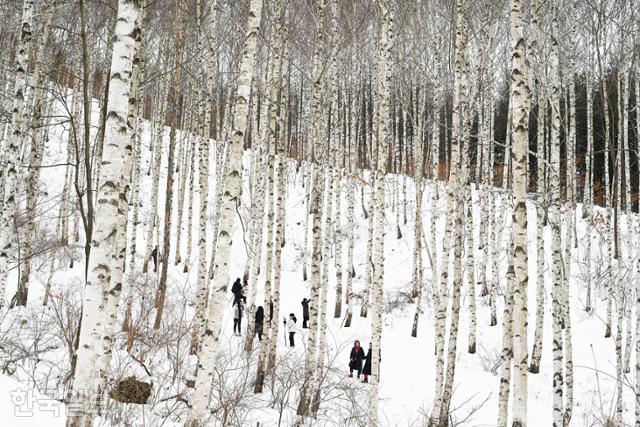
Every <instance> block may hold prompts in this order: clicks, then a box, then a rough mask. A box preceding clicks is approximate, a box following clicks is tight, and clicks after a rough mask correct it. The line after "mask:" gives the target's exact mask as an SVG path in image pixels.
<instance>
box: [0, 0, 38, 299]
mask: <svg viewBox="0 0 640 427" xmlns="http://www.w3.org/2000/svg"><path fill="white" fill-rule="evenodd" d="M32 19H33V0H24V1H23V3H22V19H21V22H20V29H19V30H18V34H19V36H18V37H19V41H18V48H17V52H16V56H15V61H16V62H15V71H14V73H15V83H14V92H13V109H12V112H11V125H10V127H9V129H10V135H9V137H8V140H7V143H6V145H5V147H4V148H3V150H2V155H1V156H0V163H2V164H4V172H3V174H2V176H1V177H0V178H4V179H3V180H2V179H0V183H2V184H3V185H4V188H3V189H4V200H3V203H2V207H1V208H0V309H1V308H2V307H3V306H4V302H5V291H6V287H7V276H8V273H9V254H10V253H11V248H12V246H13V237H14V217H15V214H16V193H17V186H18V170H17V167H18V166H17V164H18V162H19V160H20V147H21V145H22V143H23V138H24V136H25V131H26V129H25V127H26V123H25V117H24V115H23V110H24V108H25V97H26V96H25V83H26V77H27V76H26V73H27V67H28V60H29V55H30V53H31V31H32V30H31V26H32Z"/></svg>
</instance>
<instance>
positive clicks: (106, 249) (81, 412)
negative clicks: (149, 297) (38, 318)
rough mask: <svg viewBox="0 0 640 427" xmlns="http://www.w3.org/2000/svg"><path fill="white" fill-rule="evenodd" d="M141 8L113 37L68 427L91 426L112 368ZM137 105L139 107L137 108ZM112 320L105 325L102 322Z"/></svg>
mask: <svg viewBox="0 0 640 427" xmlns="http://www.w3.org/2000/svg"><path fill="white" fill-rule="evenodd" d="M140 9H141V8H140V5H139V3H138V2H137V1H129V0H119V2H118V19H117V21H116V28H115V31H114V47H113V58H112V63H111V73H110V76H111V77H110V79H111V82H110V85H109V91H110V92H111V94H110V96H109V105H108V107H107V108H108V115H107V122H106V127H105V141H106V144H105V147H104V153H103V154H104V156H103V165H102V168H101V177H100V180H99V182H100V183H101V184H100V188H99V189H98V194H97V197H96V201H97V206H96V212H95V225H96V227H95V233H94V236H93V243H92V244H93V250H92V252H93V254H92V257H91V258H90V260H89V269H88V274H87V283H86V286H85V290H84V295H83V310H82V320H81V322H82V323H81V328H80V339H79V346H78V351H77V365H76V371H75V379H74V381H73V389H72V391H71V396H70V399H71V402H74V403H75V404H74V405H73V406H70V407H69V408H70V409H69V412H68V414H67V425H68V426H88V425H91V424H92V421H93V415H94V412H95V410H96V409H98V408H95V407H94V404H95V402H92V401H90V399H91V398H95V397H97V398H98V400H97V402H98V403H99V401H100V397H101V395H102V393H103V392H104V386H105V377H106V374H107V371H108V368H109V361H110V355H111V351H112V349H111V346H112V342H113V332H114V331H113V326H114V325H115V318H116V316H117V310H118V302H119V295H120V290H121V287H122V282H121V280H122V270H123V267H124V257H125V252H126V231H125V230H126V224H127V211H128V200H127V198H128V194H127V191H128V180H129V178H130V176H129V175H130V173H131V149H132V147H131V130H130V129H129V128H128V126H123V124H124V123H130V121H129V120H128V116H129V114H132V111H129V110H131V109H129V108H128V107H129V103H130V97H131V94H130V90H131V74H132V62H133V54H134V45H135V37H136V33H137V32H138V31H139V28H138V26H137V24H139V20H138V19H139V18H138V16H139V13H140ZM134 104H135V102H134ZM105 318H106V319H108V320H107V321H106V322H104V321H103V319H105Z"/></svg>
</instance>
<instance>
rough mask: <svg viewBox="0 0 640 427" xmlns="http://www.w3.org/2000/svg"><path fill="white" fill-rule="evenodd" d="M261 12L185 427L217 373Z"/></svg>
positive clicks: (243, 69)
mask: <svg viewBox="0 0 640 427" xmlns="http://www.w3.org/2000/svg"><path fill="white" fill-rule="evenodd" d="M261 12H262V0H251V2H250V5H249V15H248V18H247V29H246V34H245V41H244V46H243V53H242V61H241V64H240V75H239V77H238V89H237V95H236V105H235V111H234V120H233V127H234V130H233V133H232V138H231V142H230V144H229V160H228V169H227V172H226V176H225V182H224V192H223V194H224V197H223V202H222V205H221V206H220V209H219V213H220V225H219V234H218V238H217V240H216V254H215V259H214V271H213V277H214V280H215V283H214V285H215V287H214V292H213V295H212V297H211V302H210V304H209V307H208V316H207V321H206V323H205V328H204V330H203V331H202V334H201V340H202V348H201V349H200V351H199V352H198V376H197V377H196V384H195V389H194V393H193V397H192V399H191V402H192V406H191V408H190V409H189V412H188V415H187V421H186V423H185V424H186V425H187V426H189V427H196V426H202V425H204V422H205V419H206V409H207V405H208V404H209V400H210V398H211V391H212V386H213V376H214V374H215V371H214V369H215V361H216V360H215V350H216V346H217V343H218V337H219V335H220V323H221V320H222V319H221V317H222V305H223V303H224V299H225V295H226V293H227V285H228V282H229V259H230V256H231V244H232V240H231V239H232V233H233V225H234V222H235V221H234V219H235V217H236V209H237V206H238V204H239V202H240V192H241V189H242V175H243V171H242V148H243V141H244V135H245V132H246V130H247V120H248V118H249V117H248V113H249V105H248V103H249V94H250V93H251V81H252V78H253V73H254V68H255V57H256V45H257V42H258V32H259V26H260V18H261Z"/></svg>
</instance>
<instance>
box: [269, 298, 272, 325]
mask: <svg viewBox="0 0 640 427" xmlns="http://www.w3.org/2000/svg"><path fill="white" fill-rule="evenodd" d="M272 320H273V300H269V326H271V321H272Z"/></svg>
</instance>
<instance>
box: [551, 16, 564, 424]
mask: <svg viewBox="0 0 640 427" xmlns="http://www.w3.org/2000/svg"><path fill="white" fill-rule="evenodd" d="M557 25H558V22H557V18H556V10H555V5H554V10H553V11H552V22H551V40H550V41H551V68H550V71H549V72H550V76H551V81H550V91H551V97H550V102H551V114H552V116H551V141H550V150H551V162H550V165H549V169H550V170H549V193H550V204H549V224H550V225H551V278H552V282H553V288H552V292H551V299H552V315H553V345H552V351H553V426H554V427H560V426H561V425H562V419H563V365H562V358H563V356H562V350H563V342H562V253H561V241H560V240H561V234H560V233H561V216H560V88H559V82H558V80H559V75H560V70H559V53H558V40H557Z"/></svg>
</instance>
